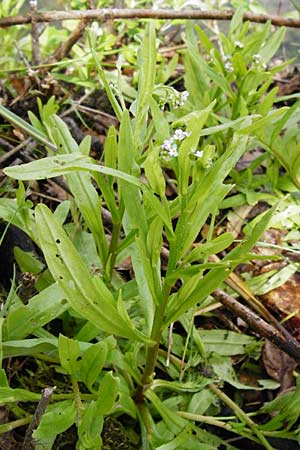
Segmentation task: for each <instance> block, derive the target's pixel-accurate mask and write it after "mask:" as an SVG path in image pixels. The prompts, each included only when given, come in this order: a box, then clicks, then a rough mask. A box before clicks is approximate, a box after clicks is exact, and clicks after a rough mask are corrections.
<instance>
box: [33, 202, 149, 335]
mask: <svg viewBox="0 0 300 450" xmlns="http://www.w3.org/2000/svg"><path fill="white" fill-rule="evenodd" d="M35 214H36V223H37V230H38V238H39V241H40V244H41V248H42V250H43V252H44V255H45V259H46V262H47V264H48V267H49V269H50V271H51V273H52V276H53V278H54V279H55V280H56V281H57V282H58V284H59V286H60V287H61V289H62V291H63V292H64V295H65V296H66V299H67V300H68V302H69V304H70V305H71V306H72V308H74V309H75V311H77V312H78V313H80V314H81V315H82V317H84V318H85V319H87V320H88V321H90V322H92V323H93V324H94V325H95V326H96V327H98V328H99V330H103V331H105V332H107V333H109V334H116V335H119V336H124V337H127V338H129V339H134V340H137V341H147V337H146V336H144V335H143V334H142V333H140V332H139V331H137V330H135V329H134V327H133V326H132V327H130V326H129V324H128V320H126V319H125V318H123V317H122V316H121V314H120V313H119V312H118V310H117V306H116V302H115V299H114V297H113V295H112V293H111V292H110V291H109V290H108V288H107V287H106V285H105V284H104V282H102V280H101V279H100V278H99V279H98V280H97V283H95V282H94V280H93V278H92V277H91V275H90V273H89V271H88V269H87V267H86V265H85V264H84V262H83V261H82V259H81V257H80V255H79V253H78V252H77V250H76V248H75V247H74V245H73V243H72V242H71V240H70V239H69V238H68V237H67V235H66V233H65V231H64V230H63V228H62V226H61V224H60V223H59V222H58V221H57V219H56V218H55V216H54V215H53V214H52V213H51V211H50V210H49V209H48V208H47V207H46V206H45V205H38V206H37V207H36V210H35Z"/></svg>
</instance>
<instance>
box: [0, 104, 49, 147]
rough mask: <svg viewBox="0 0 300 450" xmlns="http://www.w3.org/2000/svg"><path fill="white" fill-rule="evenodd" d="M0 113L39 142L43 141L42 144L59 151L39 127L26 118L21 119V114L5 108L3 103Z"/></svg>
mask: <svg viewBox="0 0 300 450" xmlns="http://www.w3.org/2000/svg"><path fill="white" fill-rule="evenodd" d="M0 115H1V116H2V117H4V118H5V119H7V120H8V121H9V122H11V123H13V124H14V125H16V126H17V127H18V128H21V130H23V131H25V133H27V134H29V136H32V137H33V138H34V139H36V140H37V141H38V142H41V143H42V144H44V145H46V146H47V147H49V148H51V149H52V150H54V151H57V148H56V146H55V145H53V144H52V143H51V142H50V141H49V140H48V139H47V136H46V135H44V134H43V133H41V131H40V130H38V129H37V128H34V127H32V126H31V125H29V123H27V122H25V120H23V119H21V118H20V117H19V116H17V115H16V114H14V113H13V112H11V111H10V110H9V109H7V108H5V107H4V106H2V105H0Z"/></svg>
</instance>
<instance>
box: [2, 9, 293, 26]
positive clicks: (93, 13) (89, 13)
mask: <svg viewBox="0 0 300 450" xmlns="http://www.w3.org/2000/svg"><path fill="white" fill-rule="evenodd" d="M234 12H235V11H234V10H226V11H199V10H194V9H182V10H179V11H175V10H173V9H172V10H168V9H156V10H153V9H109V8H107V9H106V8H105V9H88V10H86V11H79V10H74V11H48V12H39V11H37V12H36V13H35V14H34V20H35V21H36V22H55V21H59V20H82V19H87V20H97V21H101V22H106V21H108V20H115V19H194V20H231V19H232V16H233V15H234ZM32 20H33V15H32V14H31V13H27V14H20V15H17V16H10V17H3V18H2V19H0V27H2V28H4V27H10V26H13V25H21V24H28V23H31V22H32ZM243 20H244V21H247V20H248V21H250V22H255V23H266V22H268V21H270V22H271V23H272V24H273V25H276V26H279V27H281V26H285V27H291V28H300V20H299V19H292V18H285V17H282V16H277V15H268V14H253V13H250V12H245V13H244V15H243Z"/></svg>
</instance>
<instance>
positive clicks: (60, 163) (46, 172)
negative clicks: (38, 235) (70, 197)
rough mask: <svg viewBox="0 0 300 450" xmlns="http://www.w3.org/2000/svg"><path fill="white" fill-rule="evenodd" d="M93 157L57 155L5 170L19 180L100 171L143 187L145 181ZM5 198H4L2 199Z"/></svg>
mask: <svg viewBox="0 0 300 450" xmlns="http://www.w3.org/2000/svg"><path fill="white" fill-rule="evenodd" d="M93 161H94V160H93V159H92V158H88V157H87V156H84V155H81V154H78V155H77V154H76V155H74V154H69V155H56V156H49V157H48V158H43V159H39V160H37V161H33V162H30V163H27V164H21V165H20V166H12V167H6V168H5V169H4V170H3V172H4V173H5V174H6V175H8V176H9V177H12V178H16V179H17V180H42V179H44V178H53V177H58V176H60V175H66V174H68V173H71V172H75V171H85V172H98V173H103V174H104V175H111V176H113V177H116V178H120V179H122V180H124V181H127V182H128V183H131V184H134V185H135V186H139V187H140V188H142V187H143V183H142V182H141V181H139V180H138V179H137V178H135V177H133V176H132V175H128V174H127V173H124V172H121V171H120V170H116V169H111V168H110V167H105V166H101V165H99V164H93ZM1 200H3V199H1Z"/></svg>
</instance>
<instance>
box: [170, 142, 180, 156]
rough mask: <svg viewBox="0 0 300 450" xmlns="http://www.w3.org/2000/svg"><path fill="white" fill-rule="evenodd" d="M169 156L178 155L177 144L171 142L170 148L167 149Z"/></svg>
mask: <svg viewBox="0 0 300 450" xmlns="http://www.w3.org/2000/svg"><path fill="white" fill-rule="evenodd" d="M169 156H174V157H176V156H178V150H177V145H176V144H173V145H172V147H171V149H170V150H169Z"/></svg>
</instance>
